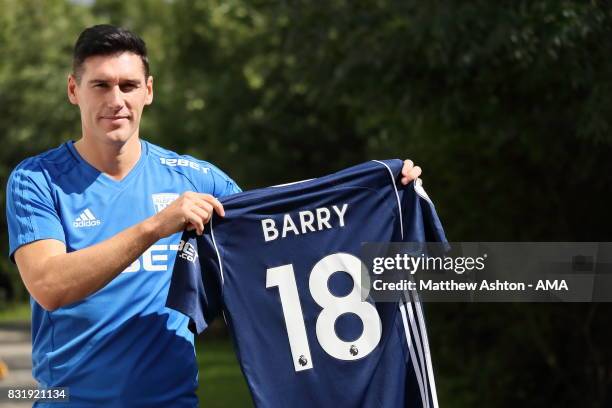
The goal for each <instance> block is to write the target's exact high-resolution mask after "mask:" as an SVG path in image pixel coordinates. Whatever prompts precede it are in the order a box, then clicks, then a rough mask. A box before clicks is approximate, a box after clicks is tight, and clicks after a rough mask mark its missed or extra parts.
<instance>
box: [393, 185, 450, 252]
mask: <svg viewBox="0 0 612 408" xmlns="http://www.w3.org/2000/svg"><path fill="white" fill-rule="evenodd" d="M400 191H401V204H402V223H403V237H402V241H404V242H442V243H445V244H447V243H448V241H447V240H446V234H445V233H444V229H443V228H442V223H441V222H440V218H439V217H438V214H437V213H436V208H435V206H434V204H433V202H432V201H431V200H430V198H429V196H428V195H427V193H426V192H425V189H423V187H422V186H421V184H420V182H419V181H418V180H415V181H414V182H412V183H410V184H408V185H407V186H404V187H403V188H402V190H400ZM408 226H410V228H407V227H408Z"/></svg>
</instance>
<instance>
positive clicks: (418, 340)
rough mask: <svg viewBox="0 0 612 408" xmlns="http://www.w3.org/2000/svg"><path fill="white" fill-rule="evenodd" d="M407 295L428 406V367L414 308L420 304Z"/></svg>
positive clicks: (411, 326) (409, 318)
mask: <svg viewBox="0 0 612 408" xmlns="http://www.w3.org/2000/svg"><path fill="white" fill-rule="evenodd" d="M404 296H406V300H407V303H406V304H405V305H404V306H405V307H406V310H407V311H408V320H409V321H410V328H411V330H412V333H413V338H414V343H415V346H416V349H417V353H418V355H419V362H420V363H421V375H422V376H423V383H424V384H425V397H426V399H427V405H426V406H427V407H429V406H430V405H429V383H428V382H427V369H426V367H425V364H426V363H425V357H424V355H423V354H424V351H423V342H422V341H421V336H420V334H419V327H418V326H417V323H416V322H415V312H414V311H413V310H412V307H413V306H414V307H415V308H417V309H418V306H417V305H416V304H414V303H413V302H412V300H411V299H410V297H409V296H408V295H407V294H406V293H404Z"/></svg>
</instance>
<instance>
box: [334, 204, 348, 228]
mask: <svg viewBox="0 0 612 408" xmlns="http://www.w3.org/2000/svg"><path fill="white" fill-rule="evenodd" d="M332 208H333V209H334V211H335V212H336V214H338V219H339V220H340V226H341V227H344V214H345V213H346V209H347V208H348V204H344V205H342V209H339V208H338V207H337V206H335V205H334V206H333V207H332Z"/></svg>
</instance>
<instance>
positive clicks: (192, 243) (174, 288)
mask: <svg viewBox="0 0 612 408" xmlns="http://www.w3.org/2000/svg"><path fill="white" fill-rule="evenodd" d="M209 240H210V235H209V234H204V235H202V236H198V235H196V233H195V231H185V232H184V233H183V236H182V238H181V241H180V243H179V249H178V252H177V255H176V261H175V263H174V270H173V272H172V280H171V282H170V290H169V291H168V298H167V300H166V306H167V307H169V308H171V309H174V310H178V311H179V312H181V313H183V314H184V315H186V316H188V317H189V318H190V319H191V322H192V323H193V324H194V325H195V330H194V331H195V332H196V333H198V334H199V333H201V332H203V331H204V330H205V329H206V328H207V327H208V325H209V324H210V322H211V321H212V320H213V319H214V318H215V317H216V316H217V315H218V314H219V312H220V310H221V292H220V291H221V285H220V284H219V280H218V279H217V276H218V274H217V273H215V272H216V271H218V268H217V266H216V257H213V254H211V253H210V252H212V251H210V250H209V249H210V248H212V246H211V244H212V243H211V242H208V241H209Z"/></svg>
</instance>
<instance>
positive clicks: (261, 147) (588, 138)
mask: <svg viewBox="0 0 612 408" xmlns="http://www.w3.org/2000/svg"><path fill="white" fill-rule="evenodd" d="M97 23H113V24H117V25H122V26H126V27H128V28H129V29H131V30H133V31H135V32H136V33H138V34H139V35H141V36H142V37H143V38H144V39H145V41H146V42H147V45H148V48H149V58H150V60H151V70H152V74H153V76H154V78H155V81H154V88H155V101H154V103H153V105H152V106H150V107H148V108H147V109H146V110H145V114H144V117H143V123H142V128H141V136H142V137H143V138H144V139H147V140H149V141H151V142H153V143H156V144H159V145H162V146H164V147H167V148H169V149H172V150H175V151H177V152H180V153H186V154H191V155H193V156H195V157H198V158H200V159H204V160H208V161H210V162H212V163H214V164H216V165H217V166H219V167H220V168H221V169H223V170H224V171H226V172H227V173H228V174H229V175H230V176H231V177H232V178H234V179H235V180H236V181H237V182H238V183H239V184H240V185H241V186H242V188H243V189H249V188H254V187H262V186H266V185H271V184H279V183H283V182H289V181H293V180H298V179H304V178H311V177H317V176H321V175H324V174H327V173H330V172H334V171H337V170H340V169H342V168H345V167H347V166H350V165H353V164H357V163H359V162H362V161H365V160H368V159H373V158H392V157H399V158H411V159H413V160H414V161H415V162H416V163H417V164H418V165H420V166H421V167H422V168H423V170H424V171H423V176H422V178H423V180H424V186H425V188H426V189H427V191H428V193H429V195H430V196H431V197H432V199H433V200H434V202H435V204H436V208H437V211H438V214H439V215H440V218H441V219H442V222H443V224H444V227H445V229H446V232H447V235H448V238H449V240H450V241H612V233H611V232H610V230H611V228H612V223H611V221H612V217H611V215H610V213H611V204H612V201H611V200H610V198H611V195H612V194H611V192H612V185H611V181H612V9H611V6H610V5H609V3H608V2H604V1H601V2H599V1H590V2H589V1H559V0H533V1H515V0H513V1H495V2H493V1H485V0H474V1H450V0H447V1H444V2H440V1H428V2H425V1H414V0H403V1H391V0H389V1H385V0H378V1H376V0H371V1H365V0H364V1H348V0H346V1H341V0H328V1H326V2H309V1H247V0H224V1H221V0H216V1H215V0H185V1H179V0H176V1H172V0H144V1H133V2H126V1H123V0H97V1H93V0H91V1H76V0H73V1H67V0H57V1H49V2H42V1H36V0H5V1H2V8H1V9H0V138H1V148H0V194H1V195H2V197H1V198H2V200H1V203H2V204H0V205H1V206H2V210H3V212H4V194H5V186H6V180H7V177H8V175H9V173H10V171H11V170H12V168H13V167H14V166H15V165H17V163H19V162H20V161H21V160H23V159H24V158H26V157H28V156H31V155H35V154H37V153H40V152H42V151H44V150H46V149H49V148H52V147H55V146H57V145H59V144H60V143H62V142H63V141H65V140H69V139H74V140H76V139H78V138H79V137H80V121H79V114H78V110H77V108H76V107H74V106H72V105H70V104H69V103H68V100H67V97H66V92H65V86H66V77H67V75H68V73H69V70H70V67H71V50H72V46H73V44H74V41H75V40H76V38H77V36H78V34H79V33H80V32H81V31H82V30H83V29H84V28H85V27H87V26H90V25H93V24H97ZM0 223H1V224H2V226H1V228H0V242H1V244H2V247H3V248H4V252H5V254H7V253H8V237H7V232H6V231H7V228H6V220H5V219H4V217H2V219H1V221H0ZM27 299H28V295H27V292H26V290H25V289H24V287H23V285H22V283H21V281H20V278H19V275H18V272H17V270H16V268H15V267H14V265H13V264H12V263H11V262H10V261H9V259H8V257H7V256H4V257H1V258H0V350H2V347H3V346H4V347H5V348H4V350H5V355H6V353H7V352H6V350H11V349H7V348H6V347H14V346H15V344H16V342H17V340H16V339H18V338H22V337H20V336H21V335H15V334H14V333H16V332H15V330H17V332H18V333H23V330H27V324H28V319H29V307H28V305H27ZM426 313H427V317H428V325H429V331H430V336H429V337H430V342H431V349H432V350H431V352H432V357H433V362H434V369H435V372H436V383H437V386H438V395H439V399H440V406H442V407H449V408H451V407H453V408H454V407H457V408H462V407H474V406H485V407H513V408H514V407H516V406H521V407H553V406H555V407H556V406H559V407H574V406H580V407H604V406H608V407H609V406H612V328H611V325H612V321H611V319H610V316H612V306H611V305H610V304H586V303H585V304H472V305H471V304H427V305H426ZM2 327H4V328H5V329H4V330H5V331H4V332H3V331H2V329H1V328H2ZM15 327H16V328H17V329H15ZM7 328H8V329H7ZM19 328H21V329H19ZM7 330H8V331H7ZM19 330H21V331H19ZM9 332H10V333H13V334H10V335H9V334H7V333H9ZM3 333H4V334H3ZM2 336H4V338H3V337H2ZM206 336H207V338H205V339H203V340H202V339H199V342H198V356H199V359H200V362H201V375H200V382H201V387H200V396H201V404H202V406H207V407H222V406H243V405H248V404H250V398H249V396H248V391H247V390H246V388H245V384H244V381H243V380H242V377H241V374H240V370H239V367H238V366H237V364H236V360H235V357H234V356H233V352H232V348H231V345H230V343H229V340H228V338H227V335H226V332H225V331H224V330H223V328H222V327H217V328H216V329H215V330H213V331H212V332H211V333H208V334H206ZM25 341H26V343H27V341H28V339H27V336H26V337H25ZM19 350H22V349H19ZM9 354H10V352H9ZM0 356H2V353H1V352H0ZM3 358H4V357H3ZM10 358H11V357H10V355H9V356H8V357H6V359H8V360H10ZM25 359H26V360H27V356H26V358H25ZM19 361H20V362H18V363H15V364H17V365H18V366H19V365H20V364H21V365H23V364H25V363H23V361H21V360H19ZM10 368H11V367H10V364H9V369H10ZM1 384H2V382H0V385H1Z"/></svg>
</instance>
